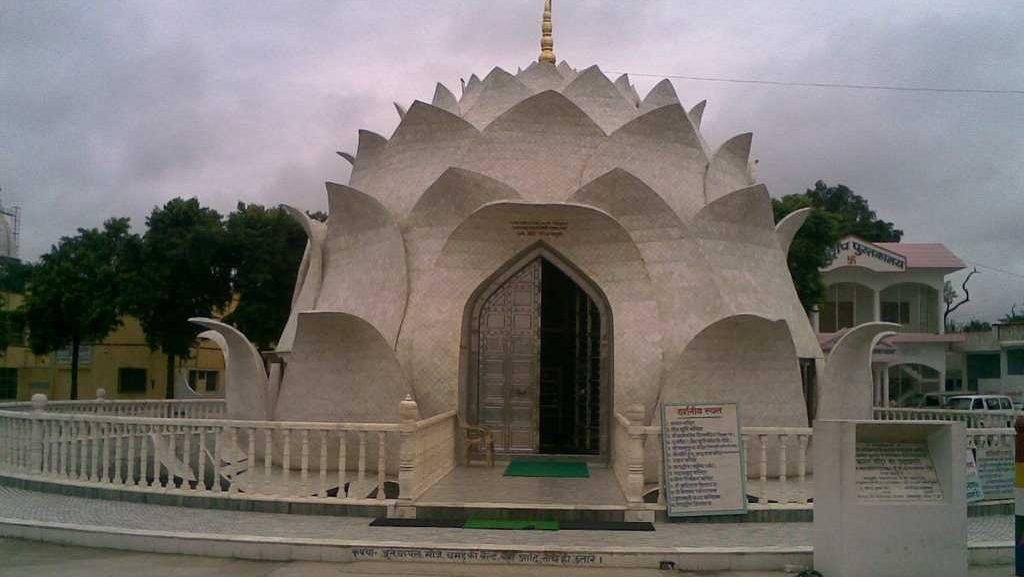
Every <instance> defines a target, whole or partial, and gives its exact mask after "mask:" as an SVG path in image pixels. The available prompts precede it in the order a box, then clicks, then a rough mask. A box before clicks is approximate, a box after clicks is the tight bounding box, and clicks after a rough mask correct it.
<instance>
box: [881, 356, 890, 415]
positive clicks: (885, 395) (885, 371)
mask: <svg viewBox="0 0 1024 577" xmlns="http://www.w3.org/2000/svg"><path fill="white" fill-rule="evenodd" d="M882 406H883V407H888V406H889V366H888V365H882Z"/></svg>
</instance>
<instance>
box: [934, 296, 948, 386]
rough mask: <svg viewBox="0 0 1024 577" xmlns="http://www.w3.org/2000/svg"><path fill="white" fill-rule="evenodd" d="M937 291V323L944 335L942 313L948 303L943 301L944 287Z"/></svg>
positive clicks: (944, 323) (944, 325)
mask: <svg viewBox="0 0 1024 577" xmlns="http://www.w3.org/2000/svg"><path fill="white" fill-rule="evenodd" d="M936 292H938V293H939V296H938V299H937V300H936V303H935V324H936V325H938V327H939V334H940V335H944V334H946V322H945V320H944V319H943V318H942V313H943V311H945V310H946V303H944V302H942V289H941V288H940V289H938V290H937V291H936ZM943 387H945V384H943ZM943 390H945V388H943Z"/></svg>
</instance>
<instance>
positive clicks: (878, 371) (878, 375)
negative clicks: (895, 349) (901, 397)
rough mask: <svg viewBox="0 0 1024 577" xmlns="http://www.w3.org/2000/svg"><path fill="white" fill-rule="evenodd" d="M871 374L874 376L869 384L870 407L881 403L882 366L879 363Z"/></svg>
mask: <svg viewBox="0 0 1024 577" xmlns="http://www.w3.org/2000/svg"><path fill="white" fill-rule="evenodd" d="M872 376H873V377H874V378H872V379H871V385H872V387H871V406H872V407H878V406H881V404H882V403H881V400H882V367H881V365H879V366H877V367H875V368H874V370H873V371H872Z"/></svg>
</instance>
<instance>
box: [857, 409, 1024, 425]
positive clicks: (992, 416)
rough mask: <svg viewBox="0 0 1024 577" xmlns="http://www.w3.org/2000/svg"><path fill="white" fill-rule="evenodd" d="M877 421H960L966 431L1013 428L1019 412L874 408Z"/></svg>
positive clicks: (1019, 414)
mask: <svg viewBox="0 0 1024 577" xmlns="http://www.w3.org/2000/svg"><path fill="white" fill-rule="evenodd" d="M874 414H875V419H876V420H879V421H961V422H963V423H966V424H967V428H968V429H986V428H1013V423H1014V421H1015V420H1016V419H1017V417H1019V416H1021V415H1022V414H1024V413H1021V412H1019V411H955V410H952V409H917V408H914V409H912V408H900V407H875V409H874Z"/></svg>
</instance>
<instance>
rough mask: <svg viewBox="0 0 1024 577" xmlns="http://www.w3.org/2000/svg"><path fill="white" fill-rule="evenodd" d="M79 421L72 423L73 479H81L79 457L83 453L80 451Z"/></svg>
mask: <svg viewBox="0 0 1024 577" xmlns="http://www.w3.org/2000/svg"><path fill="white" fill-rule="evenodd" d="M80 424H81V423H80V422H79V421H71V425H72V429H71V475H70V476H71V478H72V479H81V478H82V477H81V468H80V467H79V464H78V462H79V460H80V459H79V457H80V455H81V452H80V450H79V446H80V439H79V428H78V427H79V425H80Z"/></svg>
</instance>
